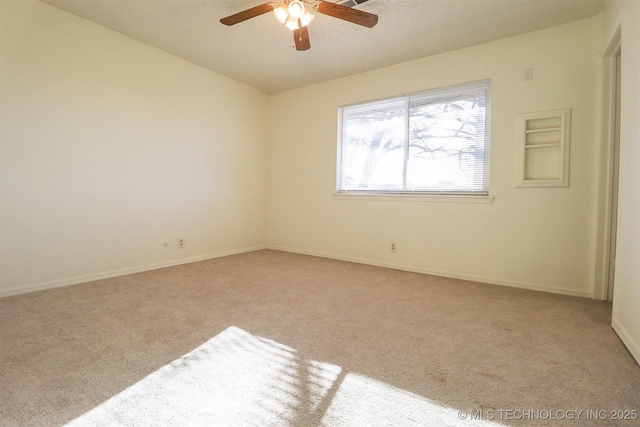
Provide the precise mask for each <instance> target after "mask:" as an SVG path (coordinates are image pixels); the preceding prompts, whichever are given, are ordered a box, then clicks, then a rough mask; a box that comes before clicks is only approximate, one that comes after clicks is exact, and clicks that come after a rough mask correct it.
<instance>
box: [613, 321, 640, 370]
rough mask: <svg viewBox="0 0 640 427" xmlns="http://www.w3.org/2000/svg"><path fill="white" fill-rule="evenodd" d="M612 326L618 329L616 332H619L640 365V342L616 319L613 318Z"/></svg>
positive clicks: (615, 329)
mask: <svg viewBox="0 0 640 427" xmlns="http://www.w3.org/2000/svg"><path fill="white" fill-rule="evenodd" d="M611 327H612V328H613V330H614V331H616V334H618V336H619V337H620V340H621V341H622V343H623V344H624V345H625V347H627V350H629V353H631V356H633V358H634V359H636V362H637V363H638V365H640V344H638V343H637V342H636V341H635V340H634V339H633V337H632V336H631V334H630V333H629V332H627V330H626V329H625V327H624V326H622V325H621V324H620V322H618V321H617V320H616V319H612V320H611Z"/></svg>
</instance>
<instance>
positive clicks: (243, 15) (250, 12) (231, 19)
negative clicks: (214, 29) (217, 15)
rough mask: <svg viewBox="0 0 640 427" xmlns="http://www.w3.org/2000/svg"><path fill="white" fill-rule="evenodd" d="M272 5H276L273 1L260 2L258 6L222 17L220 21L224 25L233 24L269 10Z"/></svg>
mask: <svg viewBox="0 0 640 427" xmlns="http://www.w3.org/2000/svg"><path fill="white" fill-rule="evenodd" d="M274 6H276V5H275V3H265V4H261V5H260V6H255V7H252V8H251V9H247V10H243V11H242V12H238V13H236V14H234V15H231V16H227V17H226V18H222V19H221V20H220V22H221V23H223V24H224V25H235V24H237V23H239V22H242V21H246V20H247V19H251V18H255V17H256V16H260V15H262V14H264V13H267V12H271V11H272V10H273V8H274Z"/></svg>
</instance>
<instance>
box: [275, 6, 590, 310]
mask: <svg viewBox="0 0 640 427" xmlns="http://www.w3.org/2000/svg"><path fill="white" fill-rule="evenodd" d="M600 47H601V18H600V17H594V18H589V19H586V20H581V21H576V22H573V23H570V24H567V25H562V26H558V27H554V28H551V29H547V30H543V31H538V32H535V33H529V34H525V35H521V36H517V37H512V38H507V39H503V40H499V41H496V42H492V43H487V44H483V45H479V46H475V47H472V48H468V49H463V50H459V51H454V52H449V53H446V54H442V55H437V56H432V57H427V58H423V59H420V60H416V61H412V62H407V63H402V64H398V65H394V66H391V67H388V68H383V69H379V70H376V71H372V72H367V73H363V74H359V75H354V76H351V77H347V78H343V79H340V80H335V81H330V82H326V83H322V84H317V85H312V86H308V87H305V88H301V89H297V90H292V91H288V92H283V93H280V94H276V95H273V96H271V97H270V104H269V114H270V120H269V123H270V125H271V126H270V132H269V150H268V173H269V177H270V180H269V190H268V225H269V226H268V245H269V246H270V247H274V248H279V249H284V250H290V251H295V252H303V253H311V254H319V255H323V256H329V257H334V258H341V259H347V260H356V261H360V262H366V263H372V264H377V265H385V266H392V267H397V268H401V269H407V270H413V271H419V272H426V273H434V274H439V275H445V276H453V277H463V278H469V279H475V280H480V281H484V282H490V283H498V284H505V285H511V286H518V287H524V288H531V289H540V290H548V291H553V292H559V293H565V294H571V295H581V296H586V297H591V296H592V293H593V287H594V283H593V282H594V279H593V277H594V271H593V269H594V257H595V229H596V205H597V200H596V199H597V161H596V159H597V156H598V152H599V124H598V120H597V119H594V118H597V117H599V114H600V92H599V87H600V78H601V75H600V72H601V56H600ZM526 67H532V68H533V73H534V79H533V81H528V82H525V81H523V69H524V68H526ZM487 78H490V79H492V82H493V83H492V85H493V93H492V103H493V104H492V126H491V166H490V167H491V169H490V194H491V195H492V196H495V200H494V201H493V203H492V204H470V203H444V202H441V201H440V200H437V201H417V202H416V201H405V200H399V201H398V200H393V201H391V200H354V199H343V198H339V197H334V196H333V194H334V191H335V181H336V179H335V171H336V134H337V128H336V122H337V112H338V107H339V106H340V105H344V104H350V103H355V102H360V101H367V100H373V99H377V98H384V97H389V96H393V95H398V94H402V93H410V92H415V91H422V90H426V89H431V88H438V87H444V86H448V85H453V84H459V83H464V82H470V81H476V80H482V79H487ZM562 108H571V109H572V137H571V166H570V187H569V188H516V185H517V183H518V162H519V156H518V155H519V150H518V144H519V141H520V139H519V135H518V134H517V115H518V113H525V112H536V111H542V110H556V109H562ZM392 241H393V242H396V243H397V245H398V251H397V253H395V254H392V253H390V252H389V243H390V242H392Z"/></svg>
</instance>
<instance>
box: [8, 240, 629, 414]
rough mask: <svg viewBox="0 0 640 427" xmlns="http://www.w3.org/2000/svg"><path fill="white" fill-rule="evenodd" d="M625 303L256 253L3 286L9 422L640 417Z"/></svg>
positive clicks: (311, 258) (266, 252)
mask: <svg viewBox="0 0 640 427" xmlns="http://www.w3.org/2000/svg"><path fill="white" fill-rule="evenodd" d="M610 316H611V313H610V305H609V304H607V303H604V302H598V301H591V300H588V299H582V298H573V297H565V296H559V295H552V294H545V293H538V292H531V291H524V290H518V289H510V288H504V287H499V286H491V285H484V284H477V283H471V282H465V281H459V280H452V279H443V278H437V277H432V276H426V275H419V274H413V273H406V272H400V271H394V270H388V269H382V268H376V267H371V266H364V265H358V264H351V263H346V262H340V261H334V260H327V259H321V258H315V257H308V256H302V255H294V254H287V253H282V252H276V251H259V252H253V253H249V254H243V255H237V256H231V257H225V258H220V259H214V260H210V261H205V262H200V263H195V264H191V265H185V266H180V267H175V268H169V269H164V270H158V271H153V272H148V273H142V274H136V275H131V276H126V277H121V278H115V279H109V280H102V281H98V282H93V283H88V284H83V285H76V286H71V287H67V288H60V289H55V290H50V291H44V292H37V293H32V294H26V295H20V296H15V297H10V298H4V299H2V300H0V321H1V323H0V333H1V335H0V387H1V389H0V417H1V418H0V424H1V425H3V426H37V425H46V426H50V425H64V424H66V423H71V425H72V426H93V425H105V426H107V425H109V426H111V425H203V426H204V425H231V426H233V425H238V426H245V425H277V426H325V425H326V426H333V425H336V426H341V425H349V426H351V425H356V426H357V425H367V426H369V425H394V426H395V425H416V426H417V425H429V426H431V425H452V426H454V425H478V426H492V425H532V426H545V425H562V426H573V425H575V426H582V425H598V426H609V425H623V426H632V425H640V421H638V420H635V421H633V420H630V421H615V420H612V419H611V418H612V416H613V415H614V414H617V415H624V411H627V412H628V413H629V414H630V416H631V417H632V415H631V414H633V412H632V411H638V410H640V367H638V365H637V364H636V363H635V361H634V360H633V359H632V358H631V356H630V355H629V354H628V352H627V351H626V349H625V348H624V346H623V345H622V344H621V342H620V341H619V339H618V338H617V337H616V335H615V333H614V332H613V331H612V330H611V328H610V326H609V324H610ZM617 411H623V412H617ZM479 415H481V416H482V418H484V420H478V419H474V418H478V416H479ZM559 418H563V419H559ZM596 418H599V419H596Z"/></svg>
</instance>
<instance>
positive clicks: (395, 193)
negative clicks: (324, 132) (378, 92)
mask: <svg viewBox="0 0 640 427" xmlns="http://www.w3.org/2000/svg"><path fill="white" fill-rule="evenodd" d="M491 84H492V81H491V79H485V80H479V81H474V82H469V83H463V84H456V85H451V86H446V87H440V88H434V89H430V90H425V91H419V92H412V93H408V94H402V95H398V96H392V97H387V98H380V99H376V100H369V101H365V102H358V103H352V104H346V105H341V106H339V107H338V134H337V156H336V192H335V195H336V196H339V197H340V198H343V199H347V198H349V197H348V196H355V197H361V196H366V198H367V199H371V200H373V199H380V198H381V197H382V198H385V197H389V196H391V197H392V198H393V199H396V200H397V199H404V198H405V197H404V196H409V197H410V198H411V199H413V200H425V199H427V198H428V199H434V198H437V199H438V201H446V202H449V201H465V200H467V201H468V200H469V199H470V198H484V199H485V200H487V201H488V202H489V203H491V201H492V200H493V197H492V196H489V172H490V163H489V160H490V147H491V89H492V87H491ZM473 90H477V91H480V90H481V91H484V96H485V114H484V115H485V117H484V159H483V170H482V173H483V181H482V182H483V189H482V190H461V191H451V190H449V189H447V190H444V189H443V190H422V189H421V190H411V189H406V188H404V189H388V190H381V189H374V190H370V189H366V190H357V189H343V188H342V186H343V183H344V176H343V174H344V172H345V171H344V169H343V167H342V166H343V165H342V162H343V151H344V150H343V138H344V113H345V110H347V111H348V110H355V109H364V110H366V108H367V105H370V106H371V107H372V109H373V108H375V106H376V105H382V104H384V103H388V104H391V103H394V102H398V103H405V105H406V106H409V105H411V103H412V99H425V100H435V99H437V98H440V97H442V98H445V99H447V98H449V99H454V98H456V97H461V96H463V93H464V92H465V91H467V92H469V91H473ZM405 116H406V117H408V110H407V113H406V115H405ZM404 144H405V150H407V149H408V147H409V140H408V136H407V135H406V134H405V140H404ZM404 162H405V165H406V162H407V159H406V158H405V159H404ZM405 165H403V167H405ZM345 196H347V197H345Z"/></svg>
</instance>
